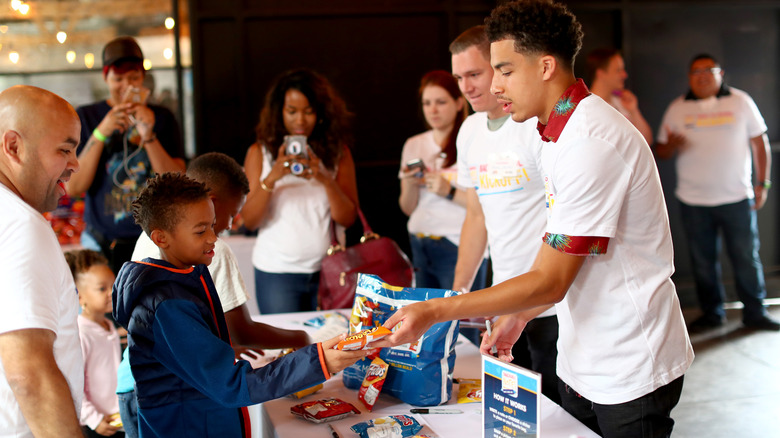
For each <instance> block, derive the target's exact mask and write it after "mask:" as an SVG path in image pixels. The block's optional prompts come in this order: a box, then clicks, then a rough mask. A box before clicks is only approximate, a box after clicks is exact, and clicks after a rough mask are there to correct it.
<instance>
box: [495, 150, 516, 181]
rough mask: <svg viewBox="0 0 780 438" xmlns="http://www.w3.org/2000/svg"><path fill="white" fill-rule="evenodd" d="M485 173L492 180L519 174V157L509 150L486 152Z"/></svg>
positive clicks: (513, 176)
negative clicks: (497, 152)
mask: <svg viewBox="0 0 780 438" xmlns="http://www.w3.org/2000/svg"><path fill="white" fill-rule="evenodd" d="M487 175H488V178H490V179H492V180H500V179H504V178H515V177H518V176H521V175H522V165H521V164H520V157H518V156H517V154H516V153H514V152H511V151H507V152H502V153H500V154H496V153H492V154H488V162H487Z"/></svg>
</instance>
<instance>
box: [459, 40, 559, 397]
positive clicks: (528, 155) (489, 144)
mask: <svg viewBox="0 0 780 438" xmlns="http://www.w3.org/2000/svg"><path fill="white" fill-rule="evenodd" d="M450 52H451V53H452V73H453V75H454V76H455V78H456V79H457V80H458V85H459V86H460V89H461V92H463V95H464V96H466V99H467V100H468V101H469V103H470V104H471V107H472V108H473V109H474V111H475V112H476V114H473V115H471V116H470V117H469V118H467V119H466V121H465V122H463V125H461V128H460V131H459V133H458V139H457V147H458V184H459V185H460V186H462V187H466V188H467V190H466V197H467V198H466V199H467V200H466V220H464V221H463V226H462V230H461V239H460V242H461V243H460V246H459V248H458V263H457V265H456V267H455V279H454V281H453V286H454V287H453V289H455V290H462V291H468V290H471V289H470V286H471V281H472V279H473V278H474V275H475V272H476V271H477V269H478V267H479V263H480V261H481V255H482V253H483V252H484V248H485V245H486V244H489V248H490V257H491V262H492V267H493V284H498V283H501V282H503V281H505V280H508V279H510V278H512V277H515V276H517V275H520V274H522V273H524V272H527V271H528V269H530V267H531V265H532V264H533V261H534V258H535V256H536V253H537V251H538V250H539V247H540V246H541V237H542V236H543V235H544V224H545V219H544V218H545V216H544V185H543V184H542V175H541V164H540V159H541V143H542V142H541V140H540V139H539V135H538V134H537V133H536V121H535V120H532V121H528V122H525V123H514V122H512V121H510V120H509V115H508V114H506V113H505V112H504V111H503V110H502V109H501V105H499V104H498V101H497V100H496V97H495V96H494V95H492V94H491V93H490V82H491V80H492V78H493V69H492V67H491V66H490V42H489V41H488V38H487V35H486V34H485V26H475V27H472V28H470V29H468V30H466V31H465V32H463V33H462V34H460V36H458V37H457V38H456V39H455V40H454V41H453V42H452V44H450ZM557 341H558V320H557V318H556V317H555V308H550V309H548V310H547V311H545V312H544V313H542V314H541V315H539V317H537V318H535V319H534V320H533V321H530V322H529V323H528V326H526V328H525V330H524V332H523V335H522V336H521V338H520V340H519V341H518V342H517V343H516V344H515V347H514V348H513V351H512V352H513V356H514V359H513V363H516V364H518V365H521V366H524V367H526V368H530V369H533V370H534V371H537V372H539V373H541V374H542V392H543V393H544V395H546V396H547V397H548V398H550V399H551V400H553V401H554V402H556V403H560V396H559V395H558V377H557V375H556V373H555V361H556V357H557V354H558V350H557V347H556V343H557Z"/></svg>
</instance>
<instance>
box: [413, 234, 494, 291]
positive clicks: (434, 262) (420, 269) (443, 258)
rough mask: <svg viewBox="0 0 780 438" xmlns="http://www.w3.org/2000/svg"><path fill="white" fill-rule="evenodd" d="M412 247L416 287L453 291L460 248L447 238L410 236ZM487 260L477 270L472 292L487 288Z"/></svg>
mask: <svg viewBox="0 0 780 438" xmlns="http://www.w3.org/2000/svg"><path fill="white" fill-rule="evenodd" d="M409 243H410V244H411V247H412V265H413V266H414V277H415V285H416V287H429V288H435V289H452V280H453V279H454V278H455V264H457V263H458V246H457V245H455V244H454V243H452V242H450V241H449V240H447V239H445V238H443V237H442V238H436V239H432V238H429V237H422V238H421V237H417V236H415V235H414V234H410V235H409ZM486 279H487V259H485V260H483V261H482V264H481V265H480V266H479V269H478V270H477V275H476V277H474V283H473V284H472V285H471V290H478V289H484V288H485V281H486Z"/></svg>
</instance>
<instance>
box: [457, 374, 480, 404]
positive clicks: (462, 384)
mask: <svg viewBox="0 0 780 438" xmlns="http://www.w3.org/2000/svg"><path fill="white" fill-rule="evenodd" d="M481 401H482V379H458V403H476V402H481Z"/></svg>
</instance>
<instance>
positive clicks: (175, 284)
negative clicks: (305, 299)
mask: <svg viewBox="0 0 780 438" xmlns="http://www.w3.org/2000/svg"><path fill="white" fill-rule="evenodd" d="M133 216H134V218H135V220H136V222H137V223H138V224H139V225H141V227H142V228H143V230H144V232H145V233H147V235H149V237H150V238H151V239H152V241H153V242H154V243H155V244H156V245H157V246H158V247H159V248H160V253H161V255H162V260H156V259H151V258H147V259H144V260H143V261H142V262H138V263H134V262H128V263H125V265H124V266H123V267H122V269H121V270H120V271H119V275H118V276H117V280H116V282H115V283H114V291H113V303H114V318H115V319H116V321H118V322H119V323H120V324H122V325H123V326H124V327H126V328H127V330H128V333H129V335H128V348H129V349H130V366H131V369H132V372H133V376H134V377H135V380H136V392H137V396H138V416H139V432H140V435H141V437H144V438H146V437H170V436H198V437H240V436H246V437H248V436H249V433H250V430H249V419H248V415H246V411H245V409H243V407H245V406H248V405H252V404H255V403H260V402H263V401H266V400H270V399H273V398H277V397H282V396H285V395H287V394H290V393H292V392H294V391H297V390H300V389H304V388H307V387H309V386H312V385H315V384H318V383H321V382H323V381H324V380H327V379H328V378H330V375H331V374H332V373H335V372H338V371H340V370H342V369H343V368H345V367H346V366H348V365H351V364H352V363H354V362H355V361H357V360H358V359H360V358H362V357H363V356H365V352H360V351H358V352H344V351H338V350H333V349H332V347H333V345H335V344H336V342H338V341H339V338H338V337H337V338H334V339H331V340H330V341H327V342H324V343H322V344H313V345H309V346H307V347H304V348H302V349H300V350H298V351H296V352H295V353H293V354H289V355H287V356H284V357H282V358H281V359H278V360H276V361H274V362H272V363H270V364H268V365H266V366H265V367H263V368H258V369H252V367H251V366H250V365H249V363H248V362H246V361H239V362H237V363H234V354H233V350H232V348H231V346H230V336H229V334H228V330H227V326H226V324H225V318H224V314H223V313H222V306H221V304H220V302H219V297H218V295H217V293H216V290H215V289H214V284H213V282H212V280H211V276H210V275H209V272H208V269H207V265H208V264H209V263H210V262H211V259H212V257H213V256H214V242H216V239H217V237H216V234H215V233H214V222H215V216H214V206H213V204H212V202H211V200H210V199H209V197H208V189H207V188H206V186H205V185H204V184H202V183H199V182H197V181H195V180H192V179H190V178H188V177H186V176H184V175H181V174H175V173H166V174H163V175H160V176H158V177H156V178H154V179H152V180H150V181H149V183H148V185H147V188H146V189H144V190H143V191H142V192H141V194H140V195H139V197H138V199H137V200H136V201H135V202H134V203H133Z"/></svg>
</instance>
